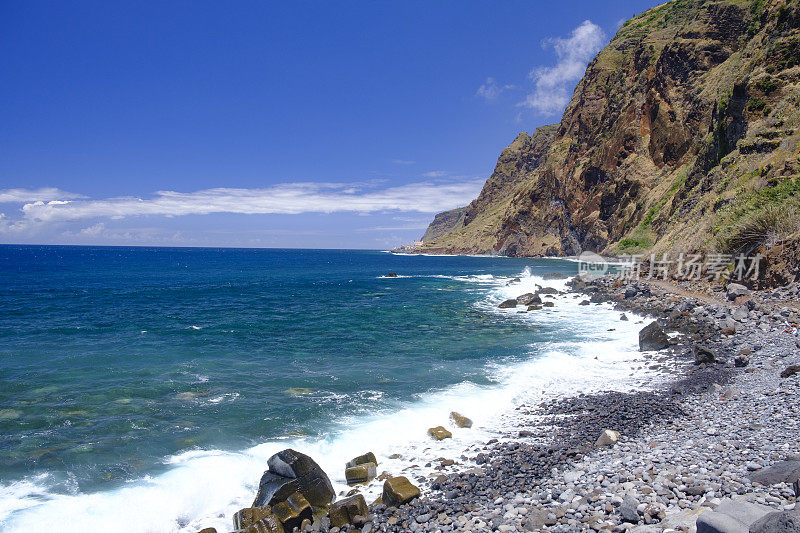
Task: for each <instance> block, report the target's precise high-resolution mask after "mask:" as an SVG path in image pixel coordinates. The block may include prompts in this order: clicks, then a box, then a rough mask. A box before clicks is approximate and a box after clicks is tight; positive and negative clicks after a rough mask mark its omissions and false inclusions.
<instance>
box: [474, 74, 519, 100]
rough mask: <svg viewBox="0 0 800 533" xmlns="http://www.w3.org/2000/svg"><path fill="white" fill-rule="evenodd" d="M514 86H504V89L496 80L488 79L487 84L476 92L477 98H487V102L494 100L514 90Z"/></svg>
mask: <svg viewBox="0 0 800 533" xmlns="http://www.w3.org/2000/svg"><path fill="white" fill-rule="evenodd" d="M513 88H514V86H513V85H503V86H502V87H501V86H500V85H498V84H497V81H496V80H495V79H494V78H491V77H490V78H486V82H485V83H484V84H483V85H481V86H480V87H478V90H477V91H476V92H475V96H480V97H482V98H485V99H486V100H494V99H495V98H497V97H498V96H500V94H501V93H502V92H503V91H506V90H508V89H513Z"/></svg>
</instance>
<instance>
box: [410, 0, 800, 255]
mask: <svg viewBox="0 0 800 533" xmlns="http://www.w3.org/2000/svg"><path fill="white" fill-rule="evenodd" d="M799 81H800V0H752V1H751V0H673V1H671V2H668V3H666V4H663V5H661V6H658V7H656V8H653V9H651V10H649V11H646V12H644V13H642V14H640V15H638V16H636V17H634V18H633V19H631V20H629V21H627V22H626V23H625V24H624V25H623V26H622V27H621V28H620V30H619V31H618V33H617V34H616V35H615V36H614V38H613V39H612V40H611V42H610V43H609V45H608V46H607V47H606V48H605V49H603V50H602V51H601V52H600V53H599V54H598V55H597V57H595V59H594V60H592V62H591V63H590V64H589V65H588V67H587V69H586V74H585V76H584V78H583V79H582V80H581V81H580V83H579V84H578V86H577V87H576V89H575V92H574V94H573V97H572V99H571V101H570V103H569V105H568V106H567V108H566V110H565V112H564V115H563V117H562V119H561V122H560V123H559V124H558V125H555V126H546V127H544V128H539V129H538V130H536V132H534V134H533V136H528V135H527V134H520V136H519V137H517V139H516V140H514V142H513V143H512V144H511V145H510V146H509V147H508V148H506V149H505V150H504V151H503V153H502V154H501V155H500V158H499V160H498V163H497V167H496V169H495V171H494V173H493V174H492V176H491V177H490V178H489V179H488V180H487V182H486V185H485V186H484V188H483V191H482V192H481V193H480V196H479V197H478V198H477V199H476V200H475V201H473V202H472V203H471V204H470V205H469V206H467V207H466V208H464V210H463V213H462V212H460V211H459V216H458V217H457V219H456V218H455V217H450V221H451V223H452V224H451V225H450V226H449V227H448V228H442V226H441V224H440V225H439V230H441V231H437V232H435V233H431V234H430V235H429V238H428V239H425V246H424V251H427V252H437V251H438V252H448V253H497V254H504V255H514V256H540V255H571V254H576V253H579V252H581V251H583V250H592V251H596V252H601V253H606V254H622V253H643V252H656V253H659V252H662V251H666V250H672V251H722V252H739V251H751V250H753V249H755V248H757V247H759V246H761V247H764V246H767V247H769V246H771V245H772V244H776V243H777V242H778V241H781V240H782V239H783V237H784V236H786V235H790V234H792V233H794V232H796V231H797V230H800V216H798V212H799V211H800V209H798V193H800V181H799V180H798V177H799V176H800V111H799V110H800V86H799V85H798V82H799ZM440 216H441V215H440ZM437 218H438V217H437Z"/></svg>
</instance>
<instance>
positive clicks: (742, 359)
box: [733, 354, 750, 368]
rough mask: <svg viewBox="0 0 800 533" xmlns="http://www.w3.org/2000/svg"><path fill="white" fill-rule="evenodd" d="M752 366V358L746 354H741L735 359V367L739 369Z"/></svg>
mask: <svg viewBox="0 0 800 533" xmlns="http://www.w3.org/2000/svg"><path fill="white" fill-rule="evenodd" d="M749 364H750V358H749V357H748V356H746V355H745V354H739V355H737V356H736V357H734V358H733V365H734V366H736V367H738V368H744V367H746V366H747V365H749Z"/></svg>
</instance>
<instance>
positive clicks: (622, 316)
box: [619, 313, 628, 322]
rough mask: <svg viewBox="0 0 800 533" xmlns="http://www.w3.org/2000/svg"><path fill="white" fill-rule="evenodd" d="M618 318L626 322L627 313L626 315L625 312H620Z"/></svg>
mask: <svg viewBox="0 0 800 533" xmlns="http://www.w3.org/2000/svg"><path fill="white" fill-rule="evenodd" d="M619 319H620V320H621V321H623V322H627V321H628V315H626V314H625V313H622V314H621V315H619Z"/></svg>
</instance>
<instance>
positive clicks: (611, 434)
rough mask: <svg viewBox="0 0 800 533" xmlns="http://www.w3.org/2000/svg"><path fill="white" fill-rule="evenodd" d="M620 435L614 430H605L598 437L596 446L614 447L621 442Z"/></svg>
mask: <svg viewBox="0 0 800 533" xmlns="http://www.w3.org/2000/svg"><path fill="white" fill-rule="evenodd" d="M619 437H620V434H619V432H618V431H614V430H612V429H604V430H603V431H602V432H601V433H600V436H599V437H597V441H596V442H595V443H594V445H595V446H613V445H615V444H616V443H617V442H619Z"/></svg>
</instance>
